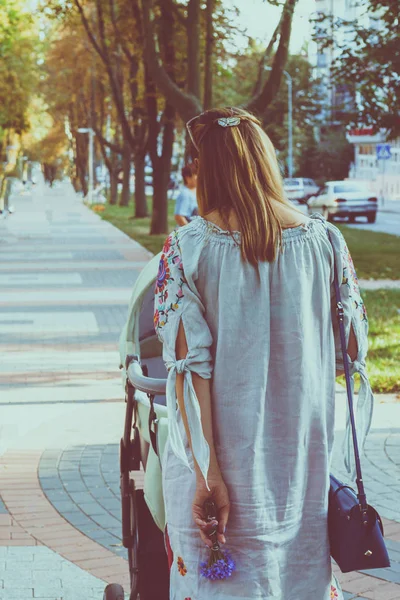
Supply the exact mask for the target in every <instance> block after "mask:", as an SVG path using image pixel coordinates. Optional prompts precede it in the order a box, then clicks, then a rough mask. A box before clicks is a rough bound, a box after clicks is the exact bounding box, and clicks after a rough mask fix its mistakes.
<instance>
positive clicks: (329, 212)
mask: <svg viewBox="0 0 400 600" xmlns="http://www.w3.org/2000/svg"><path fill="white" fill-rule="evenodd" d="M308 209H309V212H320V213H322V214H323V216H324V217H325V218H326V219H328V220H329V221H331V220H333V219H334V217H348V219H349V222H350V223H354V221H355V220H356V217H367V219H368V223H375V221H376V213H377V211H378V199H377V198H376V197H375V196H373V194H371V192H370V191H369V190H368V188H367V187H366V186H364V185H363V184H361V183H357V182H353V181H328V182H327V183H326V184H325V185H324V187H323V188H321V190H320V191H319V192H318V194H316V195H315V196H312V197H311V198H310V199H309V201H308Z"/></svg>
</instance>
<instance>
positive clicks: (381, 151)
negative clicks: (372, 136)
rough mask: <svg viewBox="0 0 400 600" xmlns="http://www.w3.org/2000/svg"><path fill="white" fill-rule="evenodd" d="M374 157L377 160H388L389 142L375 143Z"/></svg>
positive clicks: (390, 155) (389, 154) (389, 153)
mask: <svg viewBox="0 0 400 600" xmlns="http://www.w3.org/2000/svg"><path fill="white" fill-rule="evenodd" d="M376 158H377V159H378V160H389V158H392V152H391V148H390V144H377V145H376Z"/></svg>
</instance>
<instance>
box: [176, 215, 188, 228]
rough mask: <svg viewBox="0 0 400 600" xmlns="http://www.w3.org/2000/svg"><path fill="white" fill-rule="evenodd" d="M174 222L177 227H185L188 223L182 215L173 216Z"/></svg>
mask: <svg viewBox="0 0 400 600" xmlns="http://www.w3.org/2000/svg"><path fill="white" fill-rule="evenodd" d="M175 221H176V223H177V224H178V225H179V227H183V225H187V224H188V223H189V221H188V220H187V218H186V217H184V216H183V215H175Z"/></svg>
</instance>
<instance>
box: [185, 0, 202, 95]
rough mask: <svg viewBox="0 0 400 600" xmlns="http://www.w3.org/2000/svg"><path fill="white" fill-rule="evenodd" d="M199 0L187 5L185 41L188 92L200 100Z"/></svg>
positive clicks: (191, 1) (193, 0)
mask: <svg viewBox="0 0 400 600" xmlns="http://www.w3.org/2000/svg"><path fill="white" fill-rule="evenodd" d="M200 4H201V3H200V0H189V2H188V5H187V20H186V28H187V41H188V57H187V65H188V73H187V83H188V91H189V93H190V94H193V96H195V97H196V98H200V11H201V9H200Z"/></svg>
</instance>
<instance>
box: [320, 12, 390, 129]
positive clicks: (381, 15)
mask: <svg viewBox="0 0 400 600" xmlns="http://www.w3.org/2000/svg"><path fill="white" fill-rule="evenodd" d="M359 5H360V6H361V7H362V12H363V15H362V16H361V18H358V19H357V20H354V21H346V20H343V19H331V18H328V17H326V16H325V15H323V14H321V15H319V17H318V18H317V19H316V32H315V38H316V40H317V42H318V43H319V45H320V47H323V46H325V47H327V46H330V45H335V46H336V50H337V52H338V56H337V58H336V59H335V61H334V63H333V67H332V72H331V76H332V78H333V79H334V81H335V82H336V85H338V86H342V87H343V86H344V87H345V89H346V90H347V92H348V94H349V95H350V96H351V97H352V98H353V99H354V108H352V109H350V110H347V112H345V114H344V115H343V116H344V117H345V118H346V119H347V122H348V123H349V124H352V125H353V126H357V125H359V124H360V123H362V124H364V125H370V126H373V127H374V128H375V129H376V130H379V129H380V128H384V129H386V130H387V131H388V132H389V134H390V135H391V136H393V137H396V136H398V135H400V118H399V117H400V49H399V33H398V28H399V1H398V0H384V1H382V0H360V1H359ZM339 29H340V30H341V31H343V30H346V31H347V33H346V36H345V39H344V40H342V41H338V36H337V32H338V30H339ZM321 40H322V41H323V42H324V43H323V44H322V42H321ZM344 108H345V107H344Z"/></svg>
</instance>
